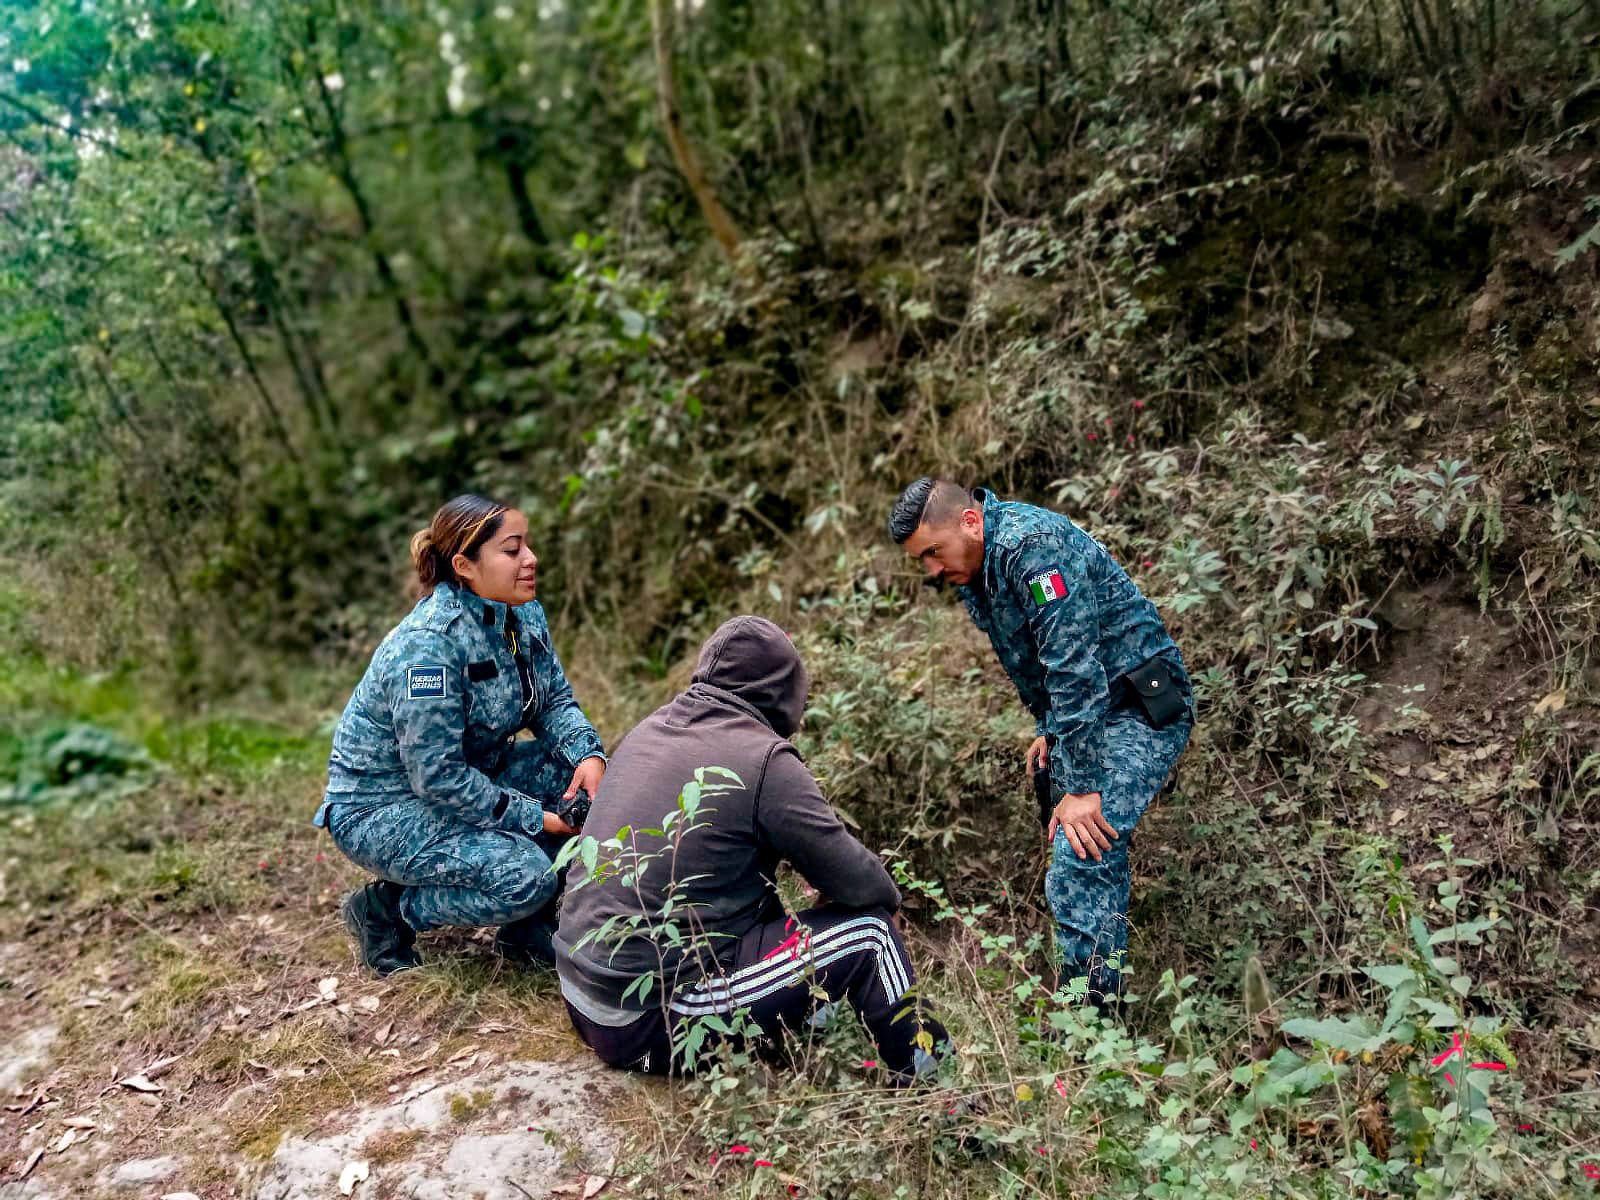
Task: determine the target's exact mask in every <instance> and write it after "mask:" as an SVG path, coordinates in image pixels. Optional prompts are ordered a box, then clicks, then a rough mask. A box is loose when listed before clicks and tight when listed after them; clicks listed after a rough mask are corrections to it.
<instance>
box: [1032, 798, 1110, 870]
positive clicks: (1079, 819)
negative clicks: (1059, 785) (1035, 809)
mask: <svg viewBox="0 0 1600 1200" xmlns="http://www.w3.org/2000/svg"><path fill="white" fill-rule="evenodd" d="M1057 829H1060V830H1061V831H1062V832H1063V833H1065V834H1066V835H1067V842H1068V843H1069V844H1070V845H1071V846H1072V852H1073V853H1074V854H1076V855H1077V856H1078V857H1079V858H1084V857H1092V858H1093V859H1094V860H1095V862H1099V861H1100V852H1101V851H1102V850H1109V849H1111V843H1110V842H1109V841H1107V840H1106V839H1107V838H1108V837H1111V838H1114V837H1116V836H1117V831H1116V830H1115V829H1113V828H1112V827H1111V822H1110V821H1107V820H1106V818H1105V814H1103V813H1102V812H1101V811H1100V793H1099V792H1086V793H1083V794H1082V795H1078V794H1074V793H1072V792H1068V793H1067V794H1066V795H1065V796H1063V797H1061V803H1060V804H1057V805H1056V809H1055V811H1054V812H1053V813H1051V814H1050V828H1049V829H1048V830H1046V831H1045V835H1044V837H1045V841H1047V842H1053V841H1055V838H1056V830H1057Z"/></svg>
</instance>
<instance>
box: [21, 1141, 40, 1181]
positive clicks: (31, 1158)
mask: <svg viewBox="0 0 1600 1200" xmlns="http://www.w3.org/2000/svg"><path fill="white" fill-rule="evenodd" d="M43 1157H44V1148H43V1147H42V1146H41V1147H40V1148H39V1149H37V1150H35V1151H34V1152H33V1153H32V1154H30V1155H28V1161H27V1162H25V1163H23V1164H22V1170H20V1171H18V1172H17V1178H18V1179H26V1178H27V1177H28V1173H29V1172H30V1171H32V1170H33V1169H34V1168H35V1167H37V1166H38V1165H39V1160H40V1159H41V1158H43Z"/></svg>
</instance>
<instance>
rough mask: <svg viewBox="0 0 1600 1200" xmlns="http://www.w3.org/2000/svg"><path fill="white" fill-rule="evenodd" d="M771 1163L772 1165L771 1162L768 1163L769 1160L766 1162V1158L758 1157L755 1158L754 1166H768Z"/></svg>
mask: <svg viewBox="0 0 1600 1200" xmlns="http://www.w3.org/2000/svg"><path fill="white" fill-rule="evenodd" d="M771 1165H772V1164H771V1163H770V1162H768V1161H767V1160H766V1159H764V1158H758V1159H756V1166H758V1167H770V1166H771Z"/></svg>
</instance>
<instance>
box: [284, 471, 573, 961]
mask: <svg viewBox="0 0 1600 1200" xmlns="http://www.w3.org/2000/svg"><path fill="white" fill-rule="evenodd" d="M527 537H528V521H527V518H526V517H524V516H523V515H522V514H521V513H520V512H518V511H517V510H516V509H513V508H507V507H506V506H505V505H503V504H495V503H493V502H492V501H489V500H485V499H484V498H483V497H481V496H458V497H456V498H455V499H454V500H452V501H450V502H449V503H448V504H446V505H445V506H444V507H443V508H441V509H440V510H439V511H438V513H437V514H436V515H435V516H434V518H433V523H432V524H431V525H430V526H429V527H428V528H427V529H424V530H422V531H421V532H419V533H418V534H417V535H416V537H414V538H413V539H412V542H411V556H412V560H413V562H414V563H415V566H416V570H417V579H418V581H419V582H420V584H421V585H422V590H423V592H424V593H425V595H424V597H423V599H422V600H421V601H419V602H418V604H417V606H416V607H415V608H414V609H412V610H411V613H410V614H409V615H408V616H407V617H406V618H405V620H403V621H401V622H400V624H399V625H397V626H396V627H395V628H394V630H393V631H392V632H390V634H389V635H388V637H386V638H384V640H383V642H382V644H381V645H379V647H378V649H377V652H376V653H375V654H374V655H373V656H372V662H371V664H370V665H369V666H368V667H367V671H366V674H365V675H363V676H362V677H361V682H360V683H359V684H357V685H356V690H355V694H354V695H353V696H351V697H350V703H349V704H348V705H347V706H346V707H345V710H344V715H343V716H342V717H340V718H339V726H338V728H337V729H336V730H335V732H334V735H333V754H332V757H331V758H330V759H329V760H328V791H327V795H326V798H325V799H324V800H323V803H322V806H321V807H320V808H319V809H318V810H317V815H316V817H315V823H316V824H318V825H321V826H326V827H327V830H328V832H329V833H330V834H332V836H333V841H334V844H335V845H336V846H338V847H339V849H340V850H341V851H342V852H343V853H344V854H345V856H346V857H348V858H349V859H350V860H351V861H353V862H355V863H356V864H358V865H359V866H362V867H364V868H366V869H367V870H368V871H371V872H372V873H373V874H374V875H376V876H377V877H378V878H377V880H376V881H374V882H372V883H369V884H367V885H366V886H365V887H364V888H361V889H359V890H357V891H355V892H353V893H351V895H350V896H349V897H347V898H346V900H345V902H344V907H343V914H344V919H345V924H346V925H347V926H349V928H350V932H351V934H352V935H353V936H354V937H355V939H356V941H357V943H358V944H359V946H360V950H361V956H362V958H363V959H364V960H365V961H366V964H367V966H368V967H370V968H371V969H372V970H373V971H375V972H377V973H378V974H379V975H388V974H391V973H393V972H395V971H400V970H404V969H405V968H407V967H414V966H417V965H418V964H419V962H420V960H419V959H418V957H417V952H416V949H415V947H414V944H413V943H414V942H415V940H416V935H417V933H418V932H419V931H422V930H428V929H438V928H440V927H441V926H445V925H467V926H488V925H498V926H499V927H500V931H499V933H498V934H497V936H496V938H495V943H494V948H495V951H496V953H498V954H500V955H501V956H502V957H505V958H507V959H508V960H511V961H514V962H517V963H519V964H522V965H530V966H539V965H543V966H548V965H549V964H550V962H551V938H552V936H553V935H554V933H555V907H556V899H557V893H558V891H559V890H560V880H559V877H558V875H557V873H556V871H555V870H554V868H553V867H552V860H553V859H554V857H555V855H556V853H557V852H558V849H559V846H560V843H561V841H563V840H564V839H565V837H567V836H570V835H571V834H572V833H574V832H576V828H575V827H576V826H579V825H581V824H582V823H583V812H584V810H585V809H586V807H587V800H588V799H589V797H592V796H593V794H594V792H595V791H596V789H597V788H598V787H599V784H600V780H601V777H602V776H603V775H604V773H605V759H604V757H603V756H602V754H601V748H600V738H599V736H598V735H597V734H596V733H595V731H594V727H593V726H592V725H590V724H589V721H588V719H587V718H585V717H584V715H583V713H582V711H581V710H580V709H579V708H578V704H577V701H576V700H574V699H573V695H572V688H571V687H570V686H569V685H568V684H567V678H566V675H565V673H563V671H562V669H561V663H560V661H559V660H558V659H557V658H556V653H555V650H554V649H553V647H552V645H551V640H550V627H549V625H548V624H547V623H546V621H545V615H544V610H543V609H542V608H541V607H540V606H539V605H538V604H537V603H535V602H534V599H533V597H534V592H535V589H536V585H537V568H538V562H539V560H538V559H537V558H536V557H535V556H534V553H533V551H532V550H531V549H529V547H528V541H527ZM523 729H527V730H530V731H531V732H532V733H533V739H532V740H531V741H530V740H528V739H525V738H524V739H517V738H516V736H515V735H516V734H517V733H518V731H520V730H523Z"/></svg>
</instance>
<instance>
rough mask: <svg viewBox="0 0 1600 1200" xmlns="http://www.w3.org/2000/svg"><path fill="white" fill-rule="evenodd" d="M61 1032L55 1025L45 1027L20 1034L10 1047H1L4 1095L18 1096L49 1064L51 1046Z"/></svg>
mask: <svg viewBox="0 0 1600 1200" xmlns="http://www.w3.org/2000/svg"><path fill="white" fill-rule="evenodd" d="M60 1032H61V1031H60V1030H59V1029H58V1028H56V1026H54V1025H42V1026H40V1027H39V1028H38V1029H27V1030H24V1031H23V1032H22V1033H20V1034H18V1035H17V1036H16V1037H15V1038H13V1039H12V1040H11V1042H10V1043H9V1044H7V1045H4V1046H0V1096H11V1095H15V1094H16V1093H17V1091H18V1090H19V1089H21V1088H22V1086H23V1085H24V1084H26V1083H27V1082H28V1081H29V1080H30V1079H31V1078H32V1077H33V1073H34V1072H35V1071H36V1070H38V1069H39V1068H40V1067H42V1066H43V1065H44V1064H45V1061H46V1059H48V1058H49V1056H50V1047H51V1045H53V1044H54V1042H55V1040H56V1036H57V1035H58V1034H59V1033H60Z"/></svg>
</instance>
